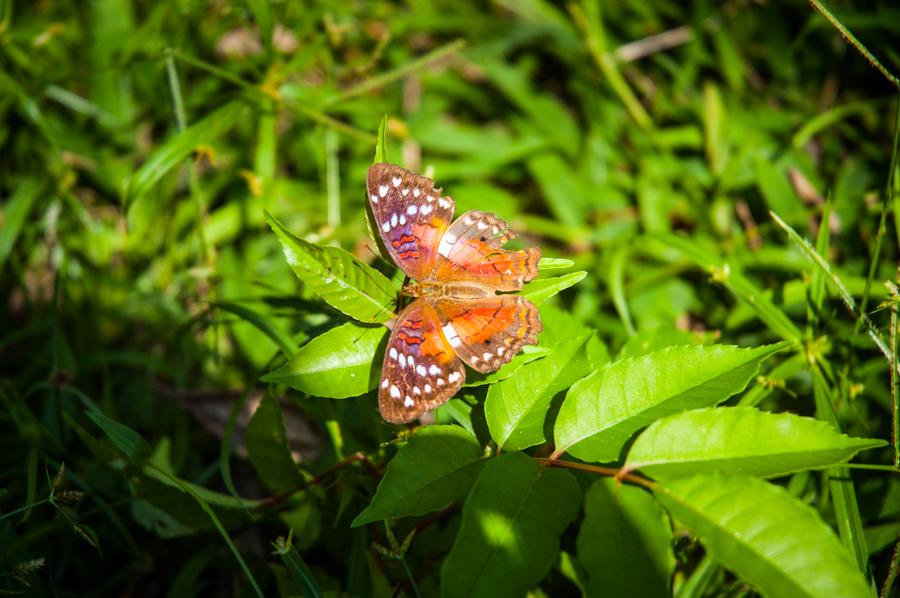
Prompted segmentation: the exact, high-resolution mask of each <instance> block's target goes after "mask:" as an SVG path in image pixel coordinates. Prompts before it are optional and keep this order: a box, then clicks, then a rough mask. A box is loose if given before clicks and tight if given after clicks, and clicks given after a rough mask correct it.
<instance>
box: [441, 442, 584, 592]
mask: <svg viewBox="0 0 900 598" xmlns="http://www.w3.org/2000/svg"><path fill="white" fill-rule="evenodd" d="M580 499H581V492H580V491H579V488H578V484H577V483H576V481H575V477H574V476H573V475H572V474H571V473H569V472H568V471H563V470H561V469H551V468H545V467H542V466H541V465H540V463H538V462H537V461H534V460H532V459H530V458H528V457H527V456H525V455H523V454H522V453H509V454H506V455H502V456H500V457H497V458H496V459H492V460H491V461H490V462H488V464H487V465H486V466H485V468H484V471H482V472H481V475H480V476H479V477H478V481H476V482H475V485H474V486H473V487H472V491H471V492H470V493H469V496H468V498H467V499H466V502H465V505H464V506H463V515H462V525H461V526H460V528H459V533H458V534H457V536H456V541H455V542H454V543H453V548H452V549H451V550H450V554H449V555H447V559H446V560H445V561H444V564H443V566H442V567H441V594H442V595H444V596H447V597H448V598H453V597H455V596H467V597H468V596H490V597H492V598H501V597H503V596H514V597H518V596H523V595H525V593H526V592H527V591H528V590H529V589H530V588H531V587H532V586H534V585H535V584H536V583H537V582H538V581H540V580H541V578H543V577H544V575H546V573H547V571H549V569H550V566H551V565H552V564H553V563H554V562H555V561H556V558H557V555H558V553H559V536H560V534H561V533H562V531H563V530H564V529H565V528H566V526H568V525H569V523H570V522H571V521H572V519H574V517H575V515H576V514H577V513H578V506H579V501H580Z"/></svg>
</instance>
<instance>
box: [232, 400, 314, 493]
mask: <svg viewBox="0 0 900 598" xmlns="http://www.w3.org/2000/svg"><path fill="white" fill-rule="evenodd" d="M246 443H247V456H248V457H249V458H250V462H251V463H253V467H254V468H255V469H256V473H257V474H258V475H259V477H260V479H261V480H262V481H263V483H264V484H265V485H266V486H267V487H268V488H269V489H270V490H271V491H272V492H276V493H284V492H292V491H294V490H296V489H297V488H299V487H300V486H301V485H302V484H303V476H301V475H300V471H299V469H297V464H296V463H294V458H293V457H292V456H291V449H290V448H289V447H288V442H287V434H286V433H285V430H284V416H283V415H282V413H281V407H280V406H279V405H278V401H276V400H275V399H274V398H272V397H270V396H268V395H266V396H264V397H263V398H262V401H261V402H260V404H259V407H257V408H256V412H255V413H254V414H253V417H252V418H250V423H248V424H247V432H246Z"/></svg>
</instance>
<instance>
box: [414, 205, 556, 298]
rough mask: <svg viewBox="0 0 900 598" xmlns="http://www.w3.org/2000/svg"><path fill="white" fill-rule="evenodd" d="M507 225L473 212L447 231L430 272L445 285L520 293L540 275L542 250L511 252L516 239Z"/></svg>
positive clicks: (454, 223) (458, 220) (492, 216)
mask: <svg viewBox="0 0 900 598" xmlns="http://www.w3.org/2000/svg"><path fill="white" fill-rule="evenodd" d="M515 236H516V235H515V233H513V232H512V231H511V230H509V227H508V226H507V224H506V222H504V221H503V220H501V219H500V218H497V217H496V216H494V215H493V214H488V213H486V212H481V211H479V210H470V211H468V212H466V213H465V214H463V215H462V216H460V217H459V218H457V219H456V221H454V222H453V224H451V225H450V227H449V228H448V229H447V231H446V232H445V233H444V235H443V237H442V238H441V241H440V243H439V244H438V247H437V260H436V262H435V267H434V269H433V271H432V272H431V277H432V279H434V280H438V281H442V282H459V281H462V282H473V283H475V284H478V285H482V286H486V287H489V288H491V289H493V290H496V291H519V290H521V289H522V285H523V283H525V282H528V281H529V280H532V279H534V278H535V277H536V276H537V274H538V262H539V261H540V259H541V250H540V249H538V248H537V247H531V248H529V249H524V250H521V251H508V250H505V249H503V244H504V243H506V242H507V241H509V240H510V239H513V238H515Z"/></svg>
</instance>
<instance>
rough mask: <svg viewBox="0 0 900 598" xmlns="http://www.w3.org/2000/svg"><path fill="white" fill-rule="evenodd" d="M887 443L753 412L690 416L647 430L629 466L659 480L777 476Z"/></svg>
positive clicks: (671, 418) (664, 421)
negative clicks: (698, 476)
mask: <svg viewBox="0 0 900 598" xmlns="http://www.w3.org/2000/svg"><path fill="white" fill-rule="evenodd" d="M885 444H887V443H886V442H885V441H884V440H879V439H873V438H851V437H849V436H845V435H844V434H841V433H840V432H838V431H837V430H835V429H834V427H832V426H830V425H829V424H827V423H825V422H823V421H821V420H817V419H813V418H811V417H801V416H799V415H793V414H791V413H777V414H776V413H769V412H766V411H759V410H757V409H754V408H752V407H717V408H707V409H696V410H693V411H685V412H684V413H679V414H676V415H670V416H669V417H666V418H663V419H660V420H657V421H655V422H653V424H651V425H650V427H649V428H647V429H646V430H644V431H643V432H642V433H641V435H640V436H638V437H637V440H635V441H634V444H633V445H632V446H631V449H630V450H629V451H628V458H627V459H626V461H625V469H626V470H634V469H640V470H641V471H642V472H643V473H645V474H647V475H649V476H651V477H653V478H656V479H673V478H679V477H685V476H688V475H692V474H695V473H701V472H710V471H723V472H725V473H744V474H748V475H755V476H762V477H773V476H780V475H786V474H788V473H794V472H797V471H802V470H804V469H821V468H823V467H828V466H829V465H835V464H838V463H844V462H846V461H847V460H849V459H850V458H851V457H853V455H855V454H856V453H857V452H858V451H861V450H864V449H870V448H876V447H880V446H884V445H885Z"/></svg>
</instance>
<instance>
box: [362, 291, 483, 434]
mask: <svg viewBox="0 0 900 598" xmlns="http://www.w3.org/2000/svg"><path fill="white" fill-rule="evenodd" d="M465 379H466V372H465V368H464V367H463V364H462V362H461V361H460V360H459V357H457V356H456V353H455V352H454V351H453V349H452V348H451V346H450V344H449V343H448V342H447V339H446V338H445V337H444V335H443V333H442V331H441V323H440V320H439V319H438V314H437V311H436V310H435V308H434V307H433V306H432V305H431V304H430V303H428V302H426V301H424V300H422V299H418V300H416V301H413V302H412V303H410V304H409V305H408V306H407V307H406V308H405V309H404V310H403V311H402V312H401V313H400V316H399V317H398V318H397V321H396V322H395V323H394V329H393V331H392V332H391V337H390V340H388V346H387V351H386V352H385V354H384V364H383V365H382V366H381V383H380V385H379V387H378V408H379V410H380V411H381V416H382V417H383V418H384V419H385V421H388V422H391V423H395V424H402V423H406V422H410V421H412V420H414V419H416V418H417V417H419V416H421V415H422V414H423V413H425V412H426V411H430V410H432V409H434V408H436V407H438V406H439V405H441V404H443V403H445V402H446V401H447V400H448V399H450V397H452V396H453V395H455V394H456V391H458V390H459V388H460V387H461V386H462V384H463V382H465Z"/></svg>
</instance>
